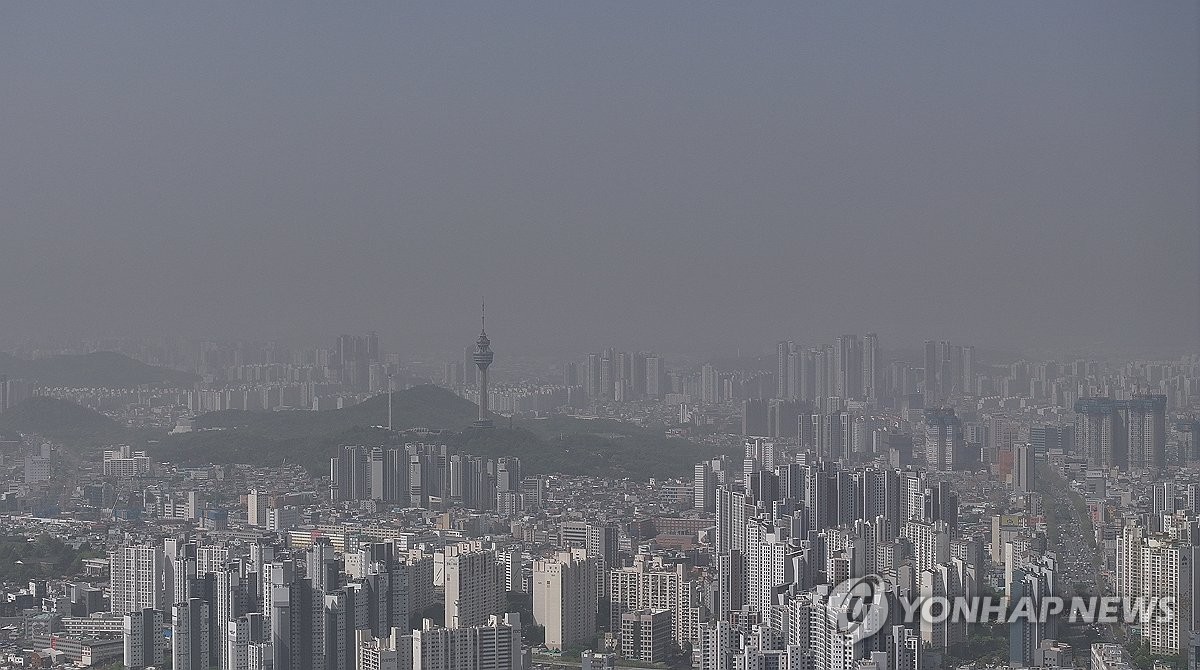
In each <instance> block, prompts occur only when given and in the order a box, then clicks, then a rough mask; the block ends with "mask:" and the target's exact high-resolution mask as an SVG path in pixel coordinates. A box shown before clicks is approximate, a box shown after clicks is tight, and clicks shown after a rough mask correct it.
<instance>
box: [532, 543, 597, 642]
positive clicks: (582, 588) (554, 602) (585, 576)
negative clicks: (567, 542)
mask: <svg viewBox="0 0 1200 670" xmlns="http://www.w3.org/2000/svg"><path fill="white" fill-rule="evenodd" d="M596 585H597V584H596V561H595V560H594V559H592V558H591V557H589V556H588V555H587V552H586V551H584V550H582V549H572V550H570V551H560V552H558V554H557V555H556V556H555V557H554V558H546V559H541V560H538V561H535V562H534V564H533V618H534V622H535V623H536V624H537V625H539V626H544V627H545V629H546V646H547V647H548V648H550V649H552V650H554V651H562V650H564V649H568V648H571V647H574V646H577V645H590V644H592V643H593V642H594V641H595V639H596V632H597V628H596V607H597V591H596Z"/></svg>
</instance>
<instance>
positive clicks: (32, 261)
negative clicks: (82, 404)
mask: <svg viewBox="0 0 1200 670" xmlns="http://www.w3.org/2000/svg"><path fill="white" fill-rule="evenodd" d="M1197 26H1198V19H1197V4H1196V3H1195V2H1170V1H1166V0H1155V1H1154V2H1127V1H1122V2H1100V1H1096V0H1087V1H1085V2H1045V1H1042V0H1039V1H1037V2H1002V3H985V2H961V1H957V0H956V1H954V2H943V3H926V2H920V3H919V2H897V3H842V2H834V3H819V4H818V3H793V2H787V3H778V4H768V3H752V4H751V3H724V4H715V3H690V2H653V3H643V2H628V3H610V2H603V3H559V2H543V3H524V2H497V3H441V2H433V3H379V4H364V3H347V4H340V3H307V4H305V3H300V4H283V3H279V4H269V3H229V4H212V3H5V4H3V5H0V86H2V91H3V94H2V97H0V100H2V103H0V104H2V107H0V142H2V146H3V154H2V155H0V185H2V186H0V343H13V342H15V341H20V340H22V339H23V338H41V337H47V336H53V335H60V336H66V335H70V336H84V337H98V336H114V335H140V334H146V335H190V336H197V337H244V338H262V339H266V338H279V339H283V340H291V341H300V342H305V343H310V344H312V343H322V344H323V343H329V342H331V341H332V340H333V338H334V337H336V335H337V333H340V332H362V331H365V330H369V329H375V330H378V331H379V332H380V334H381V336H382V339H383V341H384V344H385V346H389V347H391V348H395V349H398V350H400V351H436V350H444V351H450V350H458V351H461V347H462V345H465V344H467V343H468V342H470V341H471V340H472V338H473V336H474V334H475V332H477V328H478V321H477V313H478V303H479V299H480V297H481V296H482V295H486V296H487V300H488V306H489V309H488V311H489V319H488V326H489V328H488V330H489V334H490V335H491V336H492V339H493V342H494V346H495V348H496V349H497V350H499V351H500V352H501V353H503V352H504V351H505V350H508V351H512V352H516V351H525V352H529V351H534V350H543V351H568V350H570V351H584V350H590V349H596V348H598V347H602V346H608V345H612V346H618V347H629V348H641V349H657V350H661V351H687V352H696V351H713V352H716V351H731V350H732V348H733V347H736V346H741V347H744V348H745V347H750V348H753V349H755V350H770V349H771V347H772V343H773V342H774V341H775V340H778V339H782V338H788V339H795V340H798V341H815V340H817V339H820V340H826V339H828V338H831V337H832V336H833V335H835V334H836V333H838V332H842V331H845V332H863V331H867V330H875V331H877V332H879V333H880V337H881V340H882V342H883V345H884V346H885V347H889V346H912V345H915V344H916V343H918V342H919V341H920V340H922V339H927V338H939V339H953V340H958V341H963V342H974V343H976V344H980V345H984V346H1011V347H1035V346H1045V345H1055V346H1058V345H1067V344H1071V343H1076V342H1083V343H1105V344H1112V345H1144V346H1150V345H1154V346H1157V345H1174V346H1188V345H1191V348H1192V349H1194V348H1195V346H1194V345H1195V343H1196V342H1197V332H1198V327H1197V312H1198V296H1200V285H1198V281H1197V277H1198V267H1197V256H1198V252H1200V239H1198V238H1200V235H1198V221H1200V213H1198V205H1197V184H1198V182H1200V167H1198V156H1200V149H1198V146H1200V140H1198V123H1197V99H1198V97H1200V96H1198V90H1197V89H1198V80H1200V75H1198V68H1200V63H1198V54H1197V34H1198V29H1197Z"/></svg>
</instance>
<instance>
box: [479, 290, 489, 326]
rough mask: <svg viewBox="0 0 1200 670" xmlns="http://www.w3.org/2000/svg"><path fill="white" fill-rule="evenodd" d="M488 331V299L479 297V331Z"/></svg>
mask: <svg viewBox="0 0 1200 670" xmlns="http://www.w3.org/2000/svg"><path fill="white" fill-rule="evenodd" d="M486 331H487V300H485V299H484V298H480V299H479V332H481V333H482V332H486Z"/></svg>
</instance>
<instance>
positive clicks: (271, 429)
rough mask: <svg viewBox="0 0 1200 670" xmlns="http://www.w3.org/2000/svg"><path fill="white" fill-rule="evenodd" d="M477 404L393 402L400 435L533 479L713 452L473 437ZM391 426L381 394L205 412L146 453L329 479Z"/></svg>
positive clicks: (636, 473)
mask: <svg viewBox="0 0 1200 670" xmlns="http://www.w3.org/2000/svg"><path fill="white" fill-rule="evenodd" d="M477 413H478V408H477V407H476V405H475V404H474V403H472V402H470V401H467V400H465V399H463V398H460V397H458V396H457V395H455V394H454V393H451V392H450V391H447V390H445V389H442V388H439V387H436V386H431V385H425V386H416V387H413V388H410V389H407V390H404V391H400V392H396V393H395V394H394V397H393V401H392V419H393V426H394V427H395V428H396V429H397V430H402V429H407V428H414V427H425V428H434V429H448V430H451V431H455V432H453V433H451V434H449V435H444V436H442V437H440V438H438V439H439V440H442V441H445V442H446V444H448V445H449V446H450V447H451V449H453V450H454V451H457V452H461V453H469V454H472V455H476V456H483V457H486V458H499V457H502V456H516V457H518V458H520V459H521V461H522V464H523V467H524V468H525V470H526V471H527V472H530V473H534V474H552V473H559V474H568V475H583V474H592V475H598V476H609V477H632V478H636V479H643V478H645V477H667V476H686V475H687V474H688V473H690V472H691V469H692V466H693V465H694V464H695V462H696V461H699V460H701V459H705V458H712V457H713V456H716V455H717V454H718V452H717V450H715V449H712V448H709V447H703V446H700V445H697V444H694V443H691V442H688V441H687V440H682V439H676V438H667V437H665V436H664V435H663V433H662V431H661V430H653V429H647V428H640V427H638V426H633V425H630V424H625V423H620V422H617V421H587V420H579V419H573V418H571V417H564V416H557V417H553V418H551V419H548V420H517V421H514V422H512V424H513V426H512V428H509V427H505V426H506V423H507V422H503V421H502V422H500V423H501V427H497V428H493V429H489V430H479V429H475V428H471V427H470V425H471V422H472V421H473V420H474V419H475V417H476V416H477ZM386 423H387V395H386V394H383V395H379V396H375V397H374V398H371V399H369V400H366V401H364V402H362V403H360V404H358V405H355V406H353V407H348V408H345V409H340V410H328V411H323V412H244V411H223V412H211V413H208V414H204V415H201V416H199V417H197V418H196V420H195V421H194V423H193V427H194V428H195V430H194V431H193V432H191V433H186V434H182V435H171V436H167V437H166V438H165V439H163V441H162V442H161V443H160V444H159V445H157V446H155V447H153V448H152V453H153V454H154V455H155V456H156V457H158V458H163V459H168V460H172V461H175V462H179V463H181V464H203V463H232V462H236V463H249V464H253V465H272V464H278V463H280V462H282V461H284V460H287V461H291V462H297V463H300V464H301V465H303V466H304V467H305V468H307V469H308V471H309V472H310V473H312V474H314V475H319V474H325V473H326V472H327V471H328V468H329V458H330V457H331V456H333V455H334V452H335V450H336V449H337V447H338V445H340V444H367V445H375V444H389V443H390V442H391V440H392V436H391V435H390V434H389V433H388V432H387V431H386V430H382V429H380V428H377V427H376V426H382V425H384V424H386Z"/></svg>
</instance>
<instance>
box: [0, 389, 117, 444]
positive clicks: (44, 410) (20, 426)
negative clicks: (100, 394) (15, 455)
mask: <svg viewBox="0 0 1200 670" xmlns="http://www.w3.org/2000/svg"><path fill="white" fill-rule="evenodd" d="M0 433H9V434H12V433H37V434H39V435H44V436H46V437H51V438H75V437H82V436H89V437H95V438H112V439H120V438H121V437H123V436H124V433H125V428H124V427H123V426H121V425H120V424H118V423H117V422H116V421H113V420H112V419H110V418H108V417H107V416H104V415H103V414H100V413H99V412H97V411H95V410H92V409H89V408H87V407H84V406H83V405H79V404H76V403H73V402H70V401H68V400H59V399H57V398H48V397H44V396H34V397H32V398H28V399H26V400H24V401H22V402H20V403H17V404H16V405H14V406H12V407H10V408H8V409H7V410H5V411H4V412H0Z"/></svg>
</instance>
